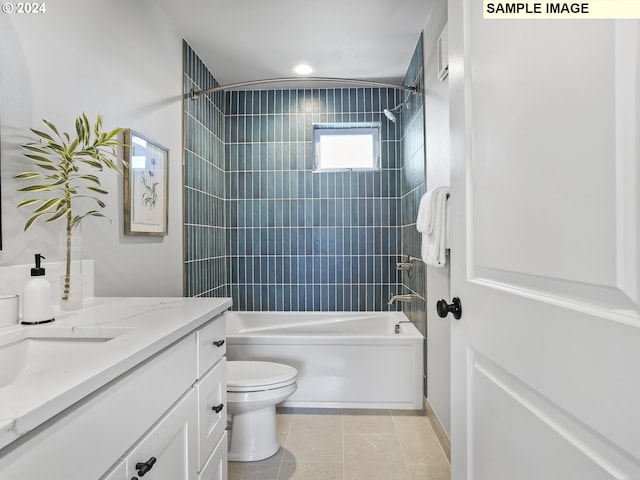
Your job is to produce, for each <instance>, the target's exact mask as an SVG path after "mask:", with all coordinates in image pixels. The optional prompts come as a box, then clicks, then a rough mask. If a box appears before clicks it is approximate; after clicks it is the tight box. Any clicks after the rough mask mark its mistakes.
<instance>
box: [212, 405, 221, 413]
mask: <svg viewBox="0 0 640 480" xmlns="http://www.w3.org/2000/svg"><path fill="white" fill-rule="evenodd" d="M223 408H224V403H221V404H220V405H216V406H215V407H211V410H213V411H214V412H216V413H220V412H221V411H222V409H223Z"/></svg>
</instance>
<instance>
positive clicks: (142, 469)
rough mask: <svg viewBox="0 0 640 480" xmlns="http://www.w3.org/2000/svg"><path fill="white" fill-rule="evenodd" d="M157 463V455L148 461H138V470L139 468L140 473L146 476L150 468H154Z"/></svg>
mask: <svg viewBox="0 0 640 480" xmlns="http://www.w3.org/2000/svg"><path fill="white" fill-rule="evenodd" d="M155 463H156V457H151V458H150V459H149V460H147V461H146V462H144V463H142V462H138V463H136V470H138V475H139V476H141V477H144V476H145V475H146V474H147V472H148V471H149V470H151V469H152V468H153V465H154V464H155Z"/></svg>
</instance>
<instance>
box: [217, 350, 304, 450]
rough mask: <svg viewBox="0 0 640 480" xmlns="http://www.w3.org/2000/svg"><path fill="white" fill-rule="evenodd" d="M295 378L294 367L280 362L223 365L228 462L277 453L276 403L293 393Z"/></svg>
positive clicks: (229, 363) (296, 373) (238, 362)
mask: <svg viewBox="0 0 640 480" xmlns="http://www.w3.org/2000/svg"><path fill="white" fill-rule="evenodd" d="M297 375H298V372H297V370H296V369H295V368H293V367H291V366H289V365H283V364H281V363H273V362H255V361H228V362H227V405H228V410H227V412H228V413H229V415H230V417H231V418H230V419H231V432H230V437H229V453H228V459H229V460H231V461H235V462H253V461H256V460H262V459H265V458H268V457H270V456H272V455H275V454H276V453H277V452H278V450H279V449H280V444H279V443H278V431H277V428H276V404H278V403H280V402H282V401H284V400H285V399H287V398H288V397H289V396H291V395H292V394H293V392H295V391H296V378H297Z"/></svg>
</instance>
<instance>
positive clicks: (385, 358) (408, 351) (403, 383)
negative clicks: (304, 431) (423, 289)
mask: <svg viewBox="0 0 640 480" xmlns="http://www.w3.org/2000/svg"><path fill="white" fill-rule="evenodd" d="M226 316H227V357H228V359H229V360H269V361H273V362H282V363H286V364H288V365H292V366H294V367H295V368H297V369H298V389H297V391H296V392H295V393H294V394H293V395H292V396H291V397H290V398H289V399H288V400H286V401H285V402H284V403H283V404H282V405H284V406H289V407H316V408H317V407H320V408H389V409H422V391H423V390H422V375H423V360H422V359H423V340H424V339H423V337H422V335H421V334H420V332H418V330H417V329H416V328H415V327H414V326H413V325H412V324H411V323H400V333H399V334H396V333H394V328H395V325H397V324H398V322H408V319H407V317H406V316H405V315H404V314H403V313H401V312H372V313H369V312H228V313H227V314H226Z"/></svg>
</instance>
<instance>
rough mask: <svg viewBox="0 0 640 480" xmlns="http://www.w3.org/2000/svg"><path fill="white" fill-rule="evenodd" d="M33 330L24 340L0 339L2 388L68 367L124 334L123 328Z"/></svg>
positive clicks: (0, 378)
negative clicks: (96, 330) (24, 378)
mask: <svg viewBox="0 0 640 480" xmlns="http://www.w3.org/2000/svg"><path fill="white" fill-rule="evenodd" d="M33 330H35V329H32V330H31V331H29V329H27V331H26V332H24V334H23V335H21V338H12V337H8V338H4V339H3V338H0V365H1V366H2V368H0V388H3V387H6V386H7V385H9V384H11V383H13V382H15V381H16V380H18V379H20V378H22V377H26V376H29V375H33V374H35V373H38V372H42V371H45V370H52V369H57V370H60V369H65V368H68V367H69V366H72V365H74V364H77V363H78V362H79V361H80V362H81V361H82V359H83V358H87V357H88V356H90V355H92V354H93V353H95V349H96V348H100V346H101V345H104V344H105V343H107V342H109V341H111V340H113V339H114V338H115V337H117V336H118V335H120V334H122V333H124V331H123V329H111V330H110V331H109V330H107V331H104V329H103V330H101V331H99V332H95V333H93V334H88V332H82V333H78V332H73V331H72V330H70V329H69V330H67V329H47V330H41V331H35V332H34V331H33Z"/></svg>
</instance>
